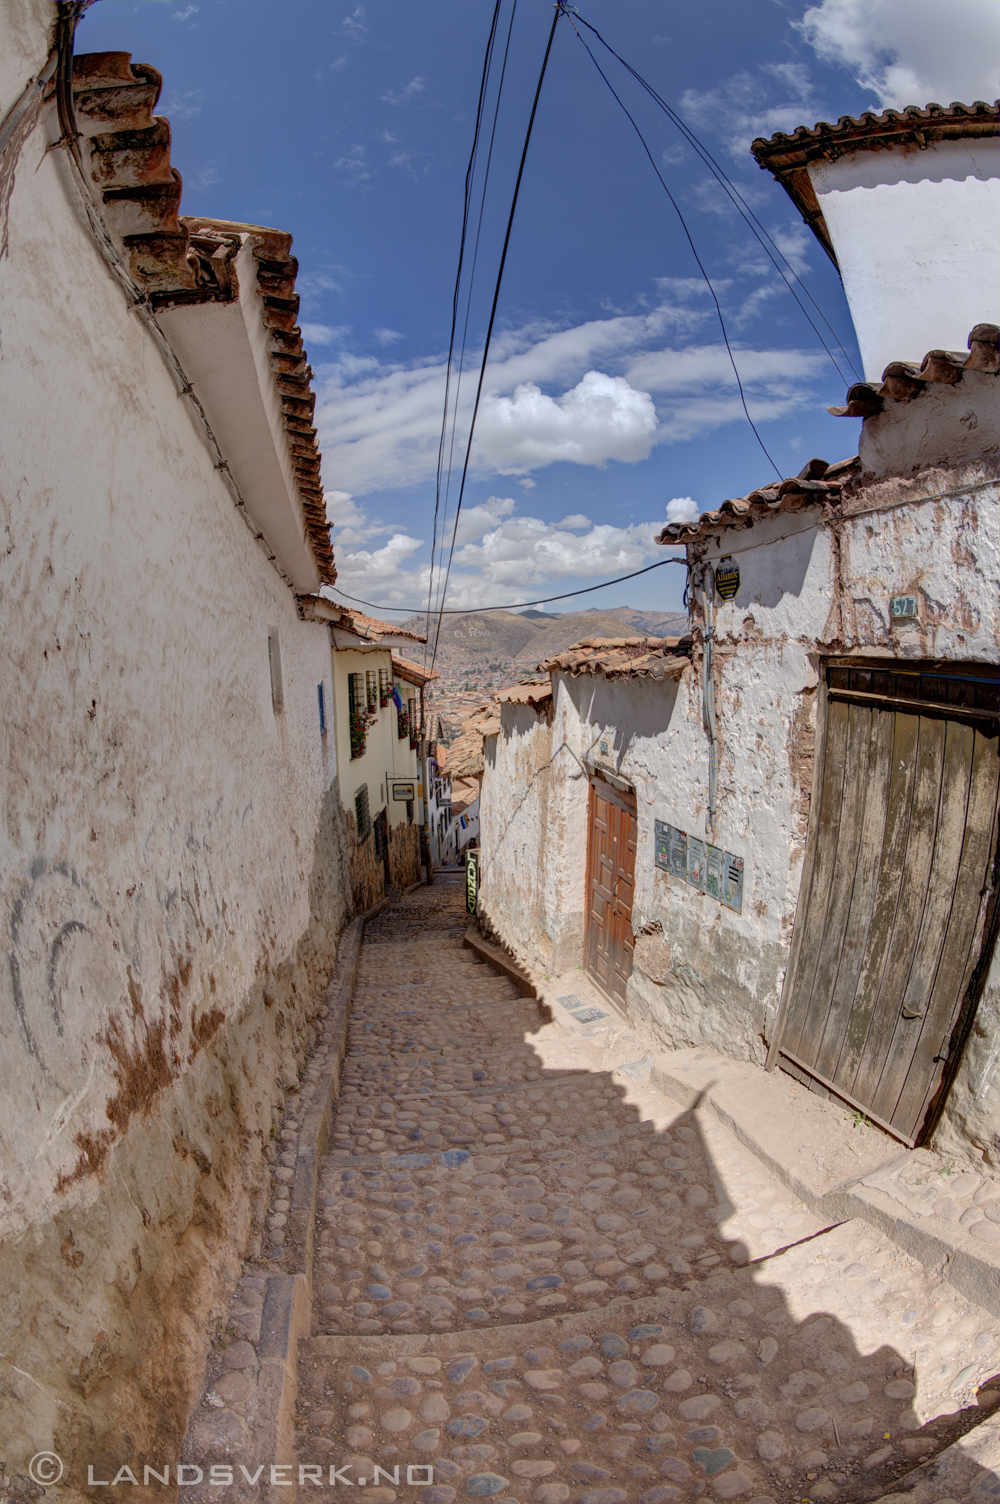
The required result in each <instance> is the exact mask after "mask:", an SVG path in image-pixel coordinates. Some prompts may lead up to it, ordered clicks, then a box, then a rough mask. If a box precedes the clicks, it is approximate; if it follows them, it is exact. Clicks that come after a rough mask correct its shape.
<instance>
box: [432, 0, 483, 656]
mask: <svg viewBox="0 0 1000 1504" xmlns="http://www.w3.org/2000/svg"><path fill="white" fill-rule="evenodd" d="M501 4H502V0H496V4H495V5H494V7H493V20H492V22H491V24H490V33H489V36H488V38H487V40H486V55H485V57H484V58H483V74H482V78H481V79H480V81H479V101H478V104H477V106H476V127H475V130H474V131H473V135H472V150H471V151H470V153H469V164H468V166H467V167H466V169H465V201H464V204H463V208H462V234H461V238H460V240H459V244H458V267H457V270H456V272H455V291H454V294H453V295H452V300H451V335H450V337H449V340H448V364H447V367H446V371H445V380H444V412H443V413H442V416H441V438H440V441H439V443H438V460H437V484H436V488H435V496H434V530H433V536H432V539H431V570H430V575H429V577H428V580H427V617H426V622H425V626H426V630H427V634H428V635H429V634H430V625H431V599H432V593H433V587H434V554H435V551H436V548H437V524H438V510H439V508H440V505H441V472H442V469H443V467H444V446H445V439H446V436H447V431H448V395H449V390H450V387H451V362H452V355H453V353H454V349H455V329H456V326H457V324H458V298H459V292H460V289H461V283H462V263H463V261H464V259H465V236H466V231H467V230H468V225H469V206H470V204H471V202H472V175H473V172H474V170H475V164H476V153H477V152H478V150H479V131H480V127H481V125H482V120H483V105H484V102H485V99H486V88H487V84H488V82H489V76H490V64H491V62H492V60H493V44H494V41H495V39H496V32H497V21H498V20H499V18H500V6H501ZM497 103H498V106H499V99H498V101H497ZM494 124H495V122H494ZM485 191H486V188H485V184H484V185H483V192H484V195H485ZM456 405H457V395H456ZM424 654H425V657H426V647H425V650H424Z"/></svg>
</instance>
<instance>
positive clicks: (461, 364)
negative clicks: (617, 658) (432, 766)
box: [424, 0, 517, 653]
mask: <svg viewBox="0 0 1000 1504" xmlns="http://www.w3.org/2000/svg"><path fill="white" fill-rule="evenodd" d="M516 11H517V0H513V4H512V5H511V10H510V22H509V24H508V26H507V42H506V45H505V47H504V54H503V66H502V67H501V69H500V82H499V83H498V85H497V97H496V104H495V106H494V110H493V126H492V129H491V131H490V146H489V151H488V152H487V154H486V170H485V172H484V174H483V189H482V194H481V197H480V200H479V218H478V221H477V224H476V242H475V245H474V246H473V250H472V266H471V269H470V272H469V286H468V292H467V294H466V299H465V322H464V324H463V326H462V348H461V352H460V354H459V361H458V378H457V381H456V384H455V406H454V409H453V412H452V422H451V447H450V449H449V452H448V480H447V483H446V485H445V493H444V514H443V517H442V535H441V554H442V557H443V554H444V529H445V526H446V524H447V520H448V501H449V498H450V496H451V477H452V470H453V467H454V462H455V438H456V435H457V431H458V411H459V406H460V399H461V393H462V377H463V374H464V371H465V351H466V345H467V342H468V335H469V316H470V313H471V309H472V289H473V284H474V282H475V276H476V265H477V263H478V261H479V240H480V236H481V234H482V228H483V214H484V212H485V209H486V190H487V187H488V184H489V176H490V165H491V163H492V161H493V145H494V142H495V140H496V132H497V121H498V119H499V116H500V100H501V97H502V95H503V85H504V79H505V78H506V76H507V59H508V57H509V55H510V39H511V35H512V33H513V30H514V16H515V13H516ZM446 400H447V399H446ZM434 569H435V560H434V550H433V547H432V549H431V577H432V578H433V574H434ZM428 626H429V622H428ZM424 651H425V653H426V647H425V650H424Z"/></svg>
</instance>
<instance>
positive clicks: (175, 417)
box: [0, 0, 351, 1478]
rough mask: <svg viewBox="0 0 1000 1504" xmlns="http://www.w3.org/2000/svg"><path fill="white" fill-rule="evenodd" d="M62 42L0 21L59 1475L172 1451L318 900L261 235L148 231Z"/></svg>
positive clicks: (276, 1106)
mask: <svg viewBox="0 0 1000 1504" xmlns="http://www.w3.org/2000/svg"><path fill="white" fill-rule="evenodd" d="M71 46H72V11H71V10H70V8H69V7H64V6H57V5H56V4H54V3H48V0H31V3H26V0H23V3H22V0H11V3H9V4H8V5H6V7H5V13H4V45H3V49H2V98H0V110H2V114H3V197H2V204H0V212H2V241H3V256H4V261H3V277H2V284H0V296H2V299H3V331H4V333H3V350H2V365H0V381H2V391H3V404H4V413H5V438H4V446H3V456H2V472H0V477H2V496H3V509H4V525H5V536H6V545H5V549H4V552H3V555H2V559H0V579H2V591H3V601H4V632H3V643H2V647H0V664H2V668H0V674H2V682H3V702H4V716H3V726H4V758H3V764H4V798H3V838H2V840H0V887H2V891H3V903H4V909H5V913H6V915H7V920H6V925H7V936H6V944H5V947H4V949H5V959H4V963H3V965H2V966H0V1039H2V1046H3V1052H4V1059H5V1064H6V1070H5V1086H4V1091H3V1099H2V1105H0V1158H2V1166H0V1168H2V1195H3V1206H4V1217H3V1239H4V1242H3V1251H2V1278H3V1283H4V1298H3V1300H2V1301H0V1349H2V1351H3V1352H4V1354H5V1355H6V1375H7V1376H6V1378H5V1381H4V1398H3V1409H4V1421H3V1430H4V1435H5V1438H6V1441H7V1450H6V1451H5V1462H6V1466H7V1468H8V1470H9V1471H11V1472H12V1473H13V1474H16V1475H23V1474H24V1473H25V1472H26V1469H27V1465H28V1462H29V1460H30V1458H31V1456H32V1455H33V1454H34V1453H35V1452H37V1451H53V1452H56V1453H57V1454H58V1455H59V1456H60V1457H61V1458H62V1459H63V1462H64V1464H65V1466H66V1468H67V1473H68V1475H70V1476H73V1477H77V1478H79V1477H85V1476H86V1466H87V1464H88V1462H92V1463H96V1464H101V1463H102V1462H103V1461H104V1460H106V1459H108V1458H112V1457H113V1456H114V1455H115V1449H116V1447H118V1445H119V1443H120V1439H121V1436H122V1435H123V1434H124V1431H125V1429H127V1430H128V1434H129V1437H130V1448H131V1450H132V1453H133V1455H148V1456H151V1457H152V1456H154V1455H155V1456H160V1455H164V1456H170V1455H173V1456H177V1455H179V1446H180V1440H181V1437H182V1435H183V1430H184V1425H185V1423H186V1419H187V1415H188V1413H189V1409H190V1405H191V1402H192V1399H193V1396H194V1394H195V1392H196V1389H197V1385H198V1383H199V1382H200V1375H201V1366H202V1364H203V1359H204V1346H203V1344H204V1343H205V1341H207V1333H208V1328H209V1322H208V1321H207V1320H206V1315H207V1313H211V1312H213V1311H219V1312H222V1311H224V1310H225V1309H226V1306H227V1303H228V1294H229V1290H230V1288H231V1286H232V1283H233V1281H234V1280H235V1278H236V1277H237V1274H238V1271H239V1268H240V1261H241V1259H242V1258H243V1257H245V1256H248V1255H249V1256H252V1255H254V1254H255V1252H257V1251H259V1247H260V1237H261V1231H262V1228H261V1218H262V1217H263V1214H264V1211H265V1210H266V1205H267V1195H268V1189H269V1188H268V1184H267V1168H268V1166H267V1158H268V1155H271V1156H273V1153H274V1150H273V1146H272V1145H271V1142H270V1140H271V1133H272V1128H274V1127H275V1125H276V1124H277V1123H279V1122H280V1120H281V1117H282V1114H283V1110H284V1101H285V1094H286V1091H287V1090H288V1089H289V1087H293V1086H296V1085H297V1078H298V1071H299V1068H300V1066H301V1063H302V1061H303V1060H304V1057H305V1052H306V1050H307V1048H308V1046H309V1043H310V1040H311V1039H312V1038H313V1037H314V1036H315V1034H316V1031H317V1028H318V1022H319V1020H318V1017H317V1015H318V1012H319V1010H320V1008H321V1006H322V999H323V990H324V987H325V984H326V981H327V979H328V977H329V975H330V972H331V969H332V967H333V964H334V959H335V954H336V946H337V939H338V935H339V933H340V930H341V928H342V926H343V924H344V922H345V920H346V918H347V917H348V914H349V910H350V902H351V896H350V883H349V874H348V870H347V861H346V853H345V849H344V839H343V837H344V830H343V823H342V819H341V814H340V808H341V802H340V795H339V790H338V775H339V774H340V773H341V771H342V769H341V759H340V755H339V754H338V750H337V747H336V745H335V736H334V733H333V729H332V725H331V723H330V721H329V720H328V719H325V718H324V715H323V710H322V707H323V704H324V700H325V701H326V702H327V703H329V702H330V701H331V700H332V693H333V673H332V665H331V655H330V641H329V628H328V627H327V626H326V625H324V624H322V623H317V622H310V621H307V620H304V619H303V611H302V604H301V600H302V597H307V598H308V597H311V596H313V595H314V594H315V592H316V591H317V590H318V589H319V587H320V586H321V585H322V584H323V583H328V584H329V583H332V582H333V579H334V578H335V571H334V567H333V557H332V552H331V549H330V543H329V535H328V531H327V528H326V523H325V514H324V508H323V498H322V486H321V482H320V476H319V466H320V456H319V451H318V448H317V446H316V436H315V430H314V429H313V427H312V424H311V414H312V404H313V396H312V392H311V390H310V372H309V369H308V365H307V361H306V355H305V351H304V349H303V346H302V339H301V333H300V331H299V329H298V326H297V323H296V310H297V298H296V295H295V291H294V284H295V274H296V262H295V260H294V257H292V255H291V252H290V242H291V237H290V236H289V235H287V234H284V233H281V232H278V231H273V230H268V229H262V228H259V227H255V226H248V225H230V224H225V223H223V222H220V221H207V220H198V221H192V220H185V219H184V218H183V217H181V216H180V214H179V209H180V193H181V185H180V179H179V176H178V175H177V173H176V172H175V171H174V170H173V169H172V167H171V165H170V131H169V123H168V122H167V121H166V120H164V119H162V118H161V117H157V116H155V115H154V114H153V111H154V109H155V104H156V99H157V96H158V94H159V89H160V79H159V75H158V74H157V73H156V70H155V69H153V68H150V67H146V66H143V65H139V64H136V65H133V64H132V63H131V62H130V60H129V57H128V55H127V54H124V53H113V54H102V55H99V56H89V57H77V58H76V59H75V61H72V60H71V59H70V56H69V49H70V48H71ZM53 90H55V93H53ZM74 122H75V123H74ZM75 128H78V129H79V131H80V133H81V139H80V155H79V159H78V160H77V159H76V157H75V153H74V152H73V150H72V147H71V146H70V147H68V146H67V145H66V142H67V141H69V142H72V141H74V140H75V139H76V138H75V135H74V130H75ZM97 1476H99V1477H100V1476H111V1475H110V1474H102V1473H100V1472H98V1474H97Z"/></svg>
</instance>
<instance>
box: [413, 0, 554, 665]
mask: <svg viewBox="0 0 1000 1504" xmlns="http://www.w3.org/2000/svg"><path fill="white" fill-rule="evenodd" d="M562 13H563V7H562V0H559V3H557V4H556V6H555V14H554V16H553V17H552V26H551V29H550V31H549V40H548V42H547V43H546V46H545V56H544V57H543V58H542V66H541V71H540V72H539V74H538V84H537V86H536V88H535V98H534V100H533V102H532V105H531V114H530V116H529V117H528V128H527V130H526V131H525V135H524V147H523V148H522V151H521V162H520V165H519V167H518V169H517V181H516V182H515V184H514V196H513V198H512V199H511V204H510V214H509V216H508V218H507V233H506V234H505V236H504V241H503V251H502V252H501V255H500V266H499V268H498V269H497V280H496V287H495V288H494V291H493V306H492V307H491V309H490V321H489V323H488V325H487V326H486V341H485V344H484V345H483V355H482V360H481V362H480V366H479V381H478V382H477V384H476V400H475V402H474V404H473V408H472V419H471V422H470V424H469V440H468V443H467V444H466V446H465V460H464V462H463V465H462V483H461V485H460V487H459V491H458V505H457V506H456V508H455V525H454V527H453V529H452V534H451V546H450V548H449V549H448V568H447V570H446V572H445V577H444V588H443V590H442V592H441V609H440V611H439V612H438V624H437V631H436V632H435V634H434V653H433V655H432V657H431V667H432V668H433V667H434V663H435V660H436V658H437V650H438V642H439V641H440V637H441V617H442V615H443V613H444V602H445V600H446V598H447V595H448V581H449V580H450V579H451V564H452V559H453V558H454V555H455V539H456V538H457V536H458V519H459V516H460V514H461V511H462V499H463V497H464V496H465V482H466V479H467V478H468V474H469V459H470V457H471V455H472V438H473V434H474V433H475V431H476V417H477V415H478V413H479V403H480V399H481V398H482V395H483V381H484V379H485V376H486V357H487V356H488V355H489V350H490V340H491V339H492V337H493V324H494V321H495V319H496V316H497V304H498V303H499V301H500V284H501V282H502V281H503V269H504V266H505V265H506V263H507V248H508V247H509V245H510V234H511V230H512V229H513V228H514V211H515V209H516V208H517V197H518V194H519V193H520V191H521V178H522V177H523V175H524V164H525V162H526V161H527V157H528V145H529V142H530V141H531V129H532V126H533V125H534V123H535V114H536V112H537V110H538V100H539V98H540V96H541V92H542V84H543V82H544V80H545V70H546V68H547V67H548V65H549V54H550V53H551V51H552V39H553V37H554V36H555V34H556V27H557V25H558V24H559V17H560V16H561V15H562Z"/></svg>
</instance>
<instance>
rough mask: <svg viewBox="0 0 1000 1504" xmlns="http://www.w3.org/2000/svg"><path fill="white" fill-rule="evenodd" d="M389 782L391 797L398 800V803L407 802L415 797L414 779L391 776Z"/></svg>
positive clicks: (415, 786)
mask: <svg viewBox="0 0 1000 1504" xmlns="http://www.w3.org/2000/svg"><path fill="white" fill-rule="evenodd" d="M389 782H390V787H391V788H392V797H393V799H394V800H398V802H399V803H401V804H409V802H410V800H411V799H415V798H416V797H417V785H416V781H415V780H414V779H412V778H392V779H390V781H389Z"/></svg>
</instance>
